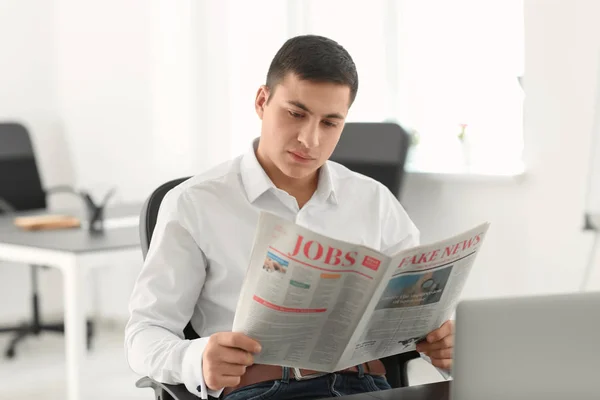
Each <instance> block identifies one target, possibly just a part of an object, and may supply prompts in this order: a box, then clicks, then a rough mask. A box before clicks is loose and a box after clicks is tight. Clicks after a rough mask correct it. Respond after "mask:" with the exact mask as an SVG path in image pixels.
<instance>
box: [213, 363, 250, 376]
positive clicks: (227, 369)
mask: <svg viewBox="0 0 600 400" xmlns="http://www.w3.org/2000/svg"><path fill="white" fill-rule="evenodd" d="M218 371H219V374H220V375H222V376H242V375H244V374H245V373H246V366H245V365H239V364H229V363H223V364H220V365H219V366H218Z"/></svg>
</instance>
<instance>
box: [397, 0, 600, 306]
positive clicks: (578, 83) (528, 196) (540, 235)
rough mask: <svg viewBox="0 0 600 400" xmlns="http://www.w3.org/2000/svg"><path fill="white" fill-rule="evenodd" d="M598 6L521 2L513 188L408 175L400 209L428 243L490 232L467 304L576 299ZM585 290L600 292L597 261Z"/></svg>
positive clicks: (558, 0)
mask: <svg viewBox="0 0 600 400" xmlns="http://www.w3.org/2000/svg"><path fill="white" fill-rule="evenodd" d="M598 15H600V2H597V1H594V0H578V1H564V0H526V1H525V52H526V53H525V64H526V65H525V68H526V71H525V90H526V95H527V97H526V100H525V162H526V165H527V174H526V176H525V178H524V179H523V180H522V181H520V182H489V183H473V182H470V183H467V182H462V183H461V182H445V183H439V182H430V181H425V180H423V179H420V178H418V177H416V176H411V177H410V178H409V180H408V183H407V185H406V187H405V192H404V193H405V195H404V196H403V202H404V204H405V206H406V208H407V209H408V210H409V212H410V214H411V215H412V216H413V218H414V220H415V222H416V223H417V225H418V226H419V227H420V228H421V230H422V232H423V240H424V241H431V240H435V239H439V238H441V237H442V236H444V235H448V234H451V233H453V232H457V231H458V230H460V229H464V228H468V227H470V226H472V225H474V224H476V223H479V222H480V221H483V220H489V221H490V222H491V223H492V225H491V229H490V231H489V236H488V239H487V241H486V243H485V244H484V247H483V251H482V253H481V254H480V256H479V257H480V258H479V259H478V261H477V264H476V265H477V266H476V268H475V269H474V271H473V275H472V276H471V278H470V280H469V282H468V284H467V286H466V287H465V296H467V297H480V296H499V295H512V294H524V293H542V292H543V293H549V292H564V291H574V290H578V288H579V283H580V280H581V278H582V273H583V269H584V267H585V265H586V263H587V256H588V254H589V250H590V246H591V237H590V234H589V233H584V232H582V230H581V227H582V225H583V213H584V203H585V190H586V183H587V180H586V179H587V172H588V154H589V151H588V149H589V146H590V142H591V127H592V119H593V105H594V96H595V89H596V87H597V85H596V76H595V74H596V71H597V68H596V66H597V62H598V54H599V53H598V52H599V51H600V24H598V20H597V16H598ZM590 287H591V288H595V289H598V288H600V260H599V262H598V263H597V267H596V272H595V275H594V281H593V282H592V283H591V284H590Z"/></svg>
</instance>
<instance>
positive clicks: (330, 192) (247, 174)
mask: <svg viewBox="0 0 600 400" xmlns="http://www.w3.org/2000/svg"><path fill="white" fill-rule="evenodd" d="M259 140H260V138H256V139H254V141H253V142H252V147H251V149H250V150H249V151H248V152H247V153H246V154H244V156H243V157H242V160H241V164H240V173H241V177H242V182H243V184H244V190H245V191H246V195H247V196H248V200H249V201H250V202H251V203H253V202H254V201H255V200H256V199H258V198H259V197H260V196H261V195H262V194H263V193H265V192H266V191H268V190H269V189H277V187H276V186H275V184H274V183H273V181H271V178H269V176H268V175H267V173H266V172H265V170H264V169H263V168H262V166H261V165H260V163H259V162H258V159H257V158H256V149H257V148H258V142H259ZM334 180H335V176H334V171H332V168H331V166H330V165H329V161H328V162H326V163H325V164H324V165H323V166H322V167H321V168H320V169H319V183H318V186H317V191H316V192H315V195H316V196H318V199H319V200H320V201H326V202H329V203H331V204H334V205H336V204H338V201H337V197H336V195H335V182H334Z"/></svg>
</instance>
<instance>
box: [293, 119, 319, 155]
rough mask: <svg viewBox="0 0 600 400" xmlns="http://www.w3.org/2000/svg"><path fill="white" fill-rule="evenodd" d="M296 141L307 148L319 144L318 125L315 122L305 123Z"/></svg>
mask: <svg viewBox="0 0 600 400" xmlns="http://www.w3.org/2000/svg"><path fill="white" fill-rule="evenodd" d="M298 141H299V142H300V143H302V144H303V145H304V146H305V147H306V148H307V149H312V148H314V147H317V146H319V125H318V122H317V123H312V122H311V123H309V124H306V125H305V126H304V127H303V128H302V130H301V131H300V133H299V134H298Z"/></svg>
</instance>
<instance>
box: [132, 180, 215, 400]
mask: <svg viewBox="0 0 600 400" xmlns="http://www.w3.org/2000/svg"><path fill="white" fill-rule="evenodd" d="M189 204H190V203H187V204H186V197H185V193H182V191H181V189H179V188H175V189H173V190H171V191H170V192H169V193H168V194H167V195H166V196H165V198H164V199H163V202H162V203H161V207H160V210H159V213H158V218H157V222H156V226H155V228H154V233H153V235H152V241H151V244H150V247H149V249H148V254H147V256H146V260H145V262H144V265H143V267H142V270H141V272H140V274H139V275H138V277H137V280H136V282H135V285H134V288H133V292H132V295H131V297H130V301H129V314H130V316H129V320H128V322H127V326H126V328H125V351H126V358H127V362H128V363H129V366H130V367H131V369H132V370H133V371H134V372H136V373H138V374H140V375H146V376H148V377H150V378H152V379H154V380H157V381H159V382H162V383H167V384H181V383H183V384H185V386H186V388H187V389H188V390H189V391H190V392H192V393H194V394H195V395H197V396H200V397H202V398H204V399H206V398H207V395H208V394H210V395H214V396H215V397H218V396H219V395H220V392H221V391H209V390H207V388H206V384H205V382H204V378H203V376H202V354H203V352H204V348H205V346H206V343H207V342H208V337H205V338H200V339H195V340H186V339H185V338H184V334H183V329H184V328H185V326H186V325H187V324H188V322H189V321H190V319H191V317H192V314H193V312H194V307H195V306H196V304H197V302H198V298H199V296H200V291H201V289H202V286H203V285H204V281H205V279H206V258H205V256H204V253H203V252H202V250H201V249H200V247H199V246H198V244H197V243H196V241H195V239H194V236H193V234H192V230H191V229H190V226H193V225H192V224H193V215H194V214H193V212H192V211H191V207H189Z"/></svg>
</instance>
